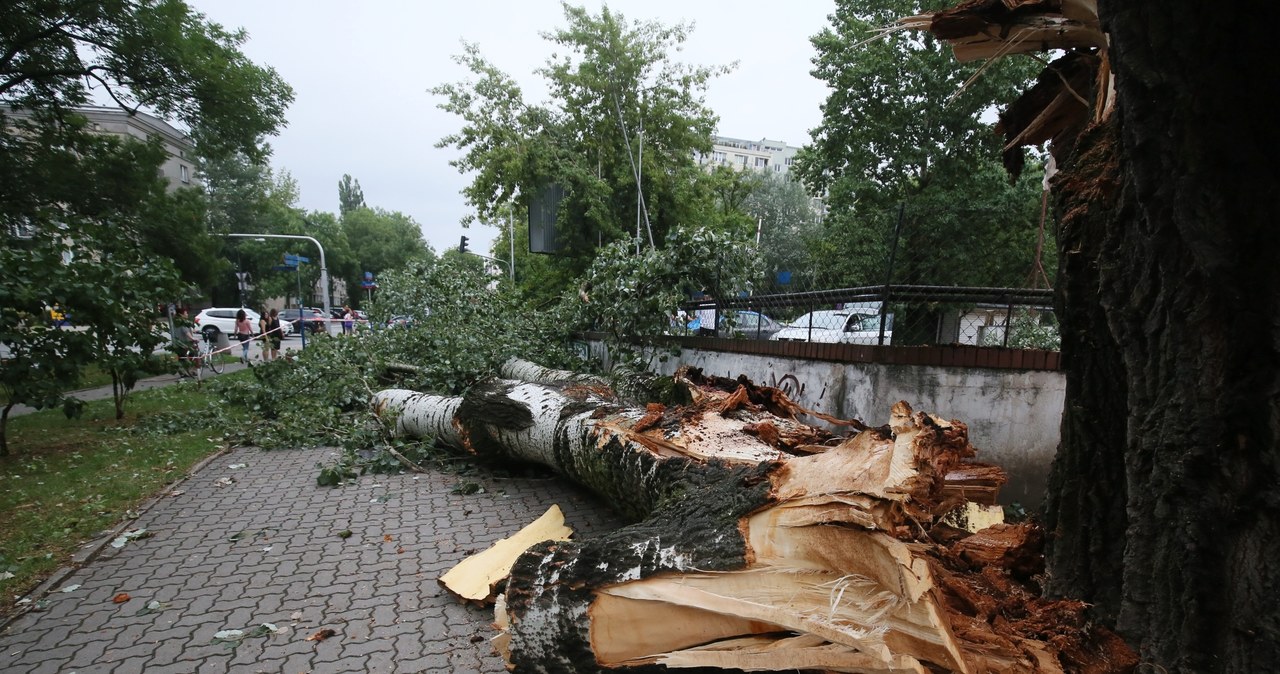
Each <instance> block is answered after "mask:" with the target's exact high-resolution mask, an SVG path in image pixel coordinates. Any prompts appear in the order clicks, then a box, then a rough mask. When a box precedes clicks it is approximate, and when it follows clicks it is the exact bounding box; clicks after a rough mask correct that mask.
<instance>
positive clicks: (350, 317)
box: [342, 304, 356, 335]
mask: <svg viewBox="0 0 1280 674" xmlns="http://www.w3.org/2000/svg"><path fill="white" fill-rule="evenodd" d="M355 329H356V315H355V313H354V312H353V311H351V307H349V306H347V305H345V304H344V305H343V306H342V334H344V335H349V334H351V333H352V332H355Z"/></svg>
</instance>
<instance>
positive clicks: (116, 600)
mask: <svg viewBox="0 0 1280 674" xmlns="http://www.w3.org/2000/svg"><path fill="white" fill-rule="evenodd" d="M130 599H133V597H130V596H129V593H128V592H121V593H120V594H117V595H116V596H114V597H112V598H111V603H113V604H123V603H125V602H126V601H129V600H130Z"/></svg>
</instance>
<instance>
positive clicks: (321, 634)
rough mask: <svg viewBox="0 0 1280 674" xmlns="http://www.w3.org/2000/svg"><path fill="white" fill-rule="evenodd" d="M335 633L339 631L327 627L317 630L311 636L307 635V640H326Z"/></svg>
mask: <svg viewBox="0 0 1280 674" xmlns="http://www.w3.org/2000/svg"><path fill="white" fill-rule="evenodd" d="M335 634H337V632H335V631H333V630H331V629H329V628H328V627H326V628H324V629H322V630H316V632H315V634H312V635H311V636H309V637H307V639H306V640H307V641H324V640H325V639H328V638H329V637H331V636H333V635H335Z"/></svg>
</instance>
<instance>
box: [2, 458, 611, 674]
mask: <svg viewBox="0 0 1280 674" xmlns="http://www.w3.org/2000/svg"><path fill="white" fill-rule="evenodd" d="M332 453H333V450H328V449H311V450H289V451H271V452H264V451H261V450H258V449H254V448H241V449H236V450H234V451H232V452H230V453H228V454H226V455H224V456H221V457H219V458H217V459H215V460H214V461H212V462H210V463H209V464H207V465H205V466H204V467H203V468H201V469H200V470H199V471H198V472H197V473H196V474H195V475H193V476H192V477H191V478H190V479H189V480H187V481H185V482H184V483H182V484H180V485H179V486H178V487H177V488H176V489H175V490H174V493H173V494H172V495H168V496H165V497H163V498H161V499H159V500H158V501H156V502H155V503H154V504H153V505H152V506H151V507H150V508H148V509H147V510H146V511H145V512H144V513H143V514H142V515H141V516H140V517H139V518H138V520H137V521H136V523H135V525H134V526H136V527H141V528H145V529H146V530H147V531H149V532H151V533H152V534H153V536H152V537H150V538H143V539H139V540H135V541H131V542H129V543H128V544H126V545H125V546H124V547H123V548H120V549H115V548H111V547H110V546H108V547H106V548H104V551H103V553H102V554H101V555H100V556H99V557H97V558H96V559H94V560H93V561H91V562H90V563H88V564H87V565H85V566H84V567H83V568H81V569H79V570H77V571H75V572H74V573H72V574H71V575H70V576H69V577H67V578H66V579H65V580H64V581H63V582H62V583H61V585H60V586H59V587H55V588H53V590H52V592H50V593H49V594H48V595H47V596H46V597H45V598H44V599H43V600H42V602H41V604H42V608H40V609H39V610H35V611H31V612H29V613H27V614H25V615H23V616H21V617H19V618H17V619H16V620H14V621H13V622H12V623H10V624H9V625H8V626H7V628H5V629H4V631H3V632H0V671H4V672H60V673H63V674H66V673H69V672H76V673H77V674H98V673H101V674H106V673H108V672H110V673H112V674H126V673H130V672H147V674H179V673H185V672H193V673H194V672H198V673H199V674H214V673H218V672H273V673H274V672H289V673H298V672H315V673H317V674H327V673H329V672H334V673H336V672H395V673H407V672H462V673H468V672H502V671H505V670H504V668H503V666H502V661H501V659H500V658H499V657H498V656H496V655H494V654H493V650H492V648H491V646H490V645H489V643H488V640H489V638H490V637H492V636H493V635H494V631H493V629H492V627H491V626H490V624H489V623H490V622H491V620H492V613H491V611H489V610H487V609H479V608H472V607H468V606H464V605H461V604H459V603H458V602H457V601H456V600H455V599H454V598H453V597H452V596H451V595H449V593H447V592H446V591H445V590H444V589H443V588H441V587H440V586H439V585H438V584H437V582H436V579H437V578H438V577H439V576H440V575H442V574H443V573H444V572H445V571H447V570H448V569H449V568H450V567H452V566H453V565H454V564H456V563H457V562H458V561H460V560H461V559H463V558H464V557H466V556H467V555H469V554H471V553H473V552H477V551H479V550H482V549H484V548H485V547H487V546H488V545H489V544H490V543H492V542H493V541H495V540H497V539H499V538H502V537H504V536H508V535H510V534H512V533H514V532H515V531H517V530H519V529H520V527H522V526H524V525H525V524H528V523H529V522H531V521H533V520H534V519H535V518H536V517H538V516H539V515H541V514H542V513H543V512H544V511H545V510H546V509H547V508H548V507H549V506H550V505H551V504H553V503H558V504H559V505H560V508H561V509H562V510H563V511H564V513H565V518H566V521H567V523H568V524H569V526H571V527H573V529H574V530H575V531H576V532H577V534H578V535H579V536H584V535H590V534H592V533H598V532H601V531H607V530H609V529H612V528H615V527H617V526H619V525H620V524H621V521H620V520H619V519H618V518H617V517H616V516H615V515H613V514H611V513H609V512H608V511H607V510H606V509H605V508H604V507H603V506H602V505H601V503H600V502H599V501H598V500H596V499H595V498H593V497H592V496H590V495H589V494H587V493H585V492H583V491H582V490H580V489H578V488H577V487H575V486H573V485H571V484H568V483H566V482H564V481H561V480H558V479H555V478H502V477H498V476H495V475H493V474H491V473H487V472H484V471H480V472H478V473H476V474H473V475H470V476H467V477H458V476H455V475H450V474H443V473H428V474H421V475H412V474H408V475H395V476H391V475H367V476H363V477H361V478H360V479H359V480H358V482H357V483H356V484H354V485H349V486H345V487H339V488H327V487H319V486H317V485H316V482H315V478H316V475H317V473H318V469H317V468H316V463H317V462H319V461H323V460H326V459H328V458H329V457H330V455H331V454H332ZM236 464H246V466H245V467H243V468H231V466H233V465H236ZM223 478H230V479H231V480H233V481H234V482H232V483H231V484H229V485H228V484H225V483H221V481H222V480H223ZM462 481H472V482H477V483H479V484H480V485H481V486H482V487H483V488H484V491H483V492H481V493H477V494H471V495H466V496H463V495H456V494H452V493H450V492H451V489H453V488H454V487H455V486H456V485H457V484H458V483H459V482H462ZM343 530H350V531H351V532H352V535H351V536H350V537H349V538H346V539H343V538H341V537H340V536H339V535H338V532H340V531H343ZM77 585H78V586H79V587H76V588H75V589H70V588H71V587H72V586H77ZM63 589H68V590H70V591H67V592H63V591H61V590H63ZM120 593H128V594H129V596H130V599H129V600H128V601H126V602H124V603H120V604H116V603H113V601H112V599H113V597H115V596H116V595H118V594H120ZM157 601H158V602H161V606H160V608H159V609H158V610H155V611H151V612H148V611H145V610H144V609H145V608H146V607H147V606H148V604H149V603H151V602H157ZM262 623H271V624H273V625H275V626H276V628H277V629H278V630H280V631H279V632H278V633H276V634H272V635H267V636H251V637H246V638H244V639H243V640H241V641H240V642H239V643H238V644H235V645H228V644H219V643H213V641H214V634H215V633H217V632H219V631H221V630H229V629H240V630H251V629H252V628H253V627H254V626H257V625H261V624H262ZM321 629H332V630H334V632H335V635H334V636H333V637H331V638H329V639H327V640H324V641H318V642H317V641H307V640H306V637H308V636H309V635H311V634H313V633H315V632H316V631H318V630H321Z"/></svg>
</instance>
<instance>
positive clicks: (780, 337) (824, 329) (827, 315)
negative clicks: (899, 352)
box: [769, 308, 893, 344]
mask: <svg viewBox="0 0 1280 674" xmlns="http://www.w3.org/2000/svg"><path fill="white" fill-rule="evenodd" d="M886 319H887V320H886V324H885V331H884V343H885V344H889V343H890V340H891V338H892V337H893V314H889V315H888V316H886ZM769 339H770V340H771V341H775V342H817V343H821V344H879V343H880V314H878V313H868V312H867V311H866V310H865V309H861V308H859V309H826V310H823V311H811V312H809V313H807V314H805V315H803V316H801V317H800V318H797V319H796V320H794V321H792V322H791V323H789V324H787V327H785V328H783V329H782V330H779V331H778V332H777V333H774V335H773V336H772V337H770V338H769Z"/></svg>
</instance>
